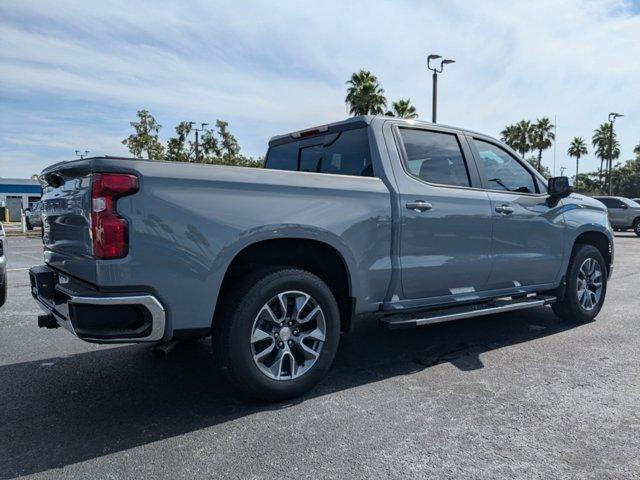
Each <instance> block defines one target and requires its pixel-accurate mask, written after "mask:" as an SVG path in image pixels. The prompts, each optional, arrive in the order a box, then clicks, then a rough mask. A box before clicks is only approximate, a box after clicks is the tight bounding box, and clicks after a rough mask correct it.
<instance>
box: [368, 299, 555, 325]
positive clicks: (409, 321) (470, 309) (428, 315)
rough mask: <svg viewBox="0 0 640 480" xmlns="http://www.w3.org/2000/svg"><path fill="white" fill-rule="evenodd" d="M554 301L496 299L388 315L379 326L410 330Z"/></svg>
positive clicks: (548, 303)
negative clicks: (473, 303)
mask: <svg viewBox="0 0 640 480" xmlns="http://www.w3.org/2000/svg"><path fill="white" fill-rule="evenodd" d="M555 301H556V297H552V296H549V295H536V296H534V297H526V298H515V299H508V300H507V299H497V300H492V301H490V302H487V303H481V304H475V305H464V306H460V307H448V308H441V309H438V310H428V311H421V312H414V313H410V314H407V313H401V314H394V315H389V316H386V317H383V318H381V319H380V325H381V326H383V327H385V328H388V329H396V328H411V327H418V326H420V325H429V324H431V323H440V322H448V321H450V320H460V319H463V318H472V317H480V316H482V315H492V314H494V313H503V312H511V311H513V310H523V309H525V308H533V307H542V306H544V305H551V304H552V303H554V302H555Z"/></svg>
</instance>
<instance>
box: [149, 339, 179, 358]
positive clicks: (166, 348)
mask: <svg viewBox="0 0 640 480" xmlns="http://www.w3.org/2000/svg"><path fill="white" fill-rule="evenodd" d="M177 344H178V342H176V341H173V340H172V341H170V342H162V343H158V344H156V345H154V346H153V347H151V353H153V354H154V355H155V356H156V357H158V358H165V357H166V356H167V355H169V353H170V352H171V350H173V348H174V347H175V346H176V345H177Z"/></svg>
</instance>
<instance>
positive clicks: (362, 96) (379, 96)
mask: <svg viewBox="0 0 640 480" xmlns="http://www.w3.org/2000/svg"><path fill="white" fill-rule="evenodd" d="M346 83H347V85H348V86H349V87H348V88H347V96H346V98H345V103H346V104H347V105H348V107H349V113H350V114H352V115H354V116H356V115H382V114H383V113H384V108H385V107H386V106H387V99H386V97H385V96H384V90H383V89H382V87H381V86H380V83H379V82H378V78H377V77H376V76H375V75H373V74H371V72H369V71H368V70H364V69H363V70H360V71H358V72H356V73H354V74H352V75H351V79H349V80H348V81H347V82H346Z"/></svg>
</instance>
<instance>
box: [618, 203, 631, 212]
mask: <svg viewBox="0 0 640 480" xmlns="http://www.w3.org/2000/svg"><path fill="white" fill-rule="evenodd" d="M620 208H621V209H623V210H626V209H627V208H629V205H627V204H626V203H622V202H621V203H620Z"/></svg>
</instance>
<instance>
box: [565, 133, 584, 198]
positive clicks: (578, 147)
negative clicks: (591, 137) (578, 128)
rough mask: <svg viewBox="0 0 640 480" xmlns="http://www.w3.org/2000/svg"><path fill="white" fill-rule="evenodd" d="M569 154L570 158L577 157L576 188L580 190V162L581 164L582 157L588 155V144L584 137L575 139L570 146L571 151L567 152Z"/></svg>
mask: <svg viewBox="0 0 640 480" xmlns="http://www.w3.org/2000/svg"><path fill="white" fill-rule="evenodd" d="M567 154H568V155H569V157H576V181H575V182H574V183H575V188H578V162H580V157H581V156H582V155H586V154H587V144H586V143H585V141H584V138H582V137H573V140H571V143H570V144H569V149H568V150H567Z"/></svg>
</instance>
